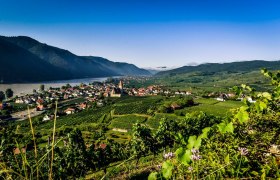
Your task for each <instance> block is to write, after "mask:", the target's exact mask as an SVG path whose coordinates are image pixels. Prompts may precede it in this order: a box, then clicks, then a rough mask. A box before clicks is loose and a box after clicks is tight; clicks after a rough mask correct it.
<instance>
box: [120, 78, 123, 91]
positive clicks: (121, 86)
mask: <svg viewBox="0 0 280 180" xmlns="http://www.w3.org/2000/svg"><path fill="white" fill-rule="evenodd" d="M119 88H120V89H121V90H123V82H122V80H120V82H119Z"/></svg>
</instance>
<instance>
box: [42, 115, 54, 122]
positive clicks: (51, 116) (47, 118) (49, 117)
mask: <svg viewBox="0 0 280 180" xmlns="http://www.w3.org/2000/svg"><path fill="white" fill-rule="evenodd" d="M53 119H54V115H53V114H52V115H45V116H44V118H43V121H49V120H53Z"/></svg>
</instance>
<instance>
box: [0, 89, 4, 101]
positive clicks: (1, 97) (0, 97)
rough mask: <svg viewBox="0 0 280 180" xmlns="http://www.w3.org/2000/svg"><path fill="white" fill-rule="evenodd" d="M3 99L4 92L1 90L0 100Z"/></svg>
mask: <svg viewBox="0 0 280 180" xmlns="http://www.w3.org/2000/svg"><path fill="white" fill-rule="evenodd" d="M4 99H5V94H4V92H3V91H0V102H2V101H3V100H4Z"/></svg>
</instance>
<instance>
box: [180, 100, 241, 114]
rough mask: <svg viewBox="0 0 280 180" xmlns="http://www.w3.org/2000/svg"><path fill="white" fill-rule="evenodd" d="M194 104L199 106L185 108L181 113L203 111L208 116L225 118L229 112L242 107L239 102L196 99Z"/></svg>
mask: <svg viewBox="0 0 280 180" xmlns="http://www.w3.org/2000/svg"><path fill="white" fill-rule="evenodd" d="M195 102H198V103H199V104H198V105H196V106H192V107H187V108H185V109H184V110H183V111H184V112H185V113H190V112H193V111H203V112H205V113H208V114H212V115H216V116H227V115H228V114H230V113H231V112H230V110H231V109H234V108H238V107H240V106H242V105H243V103H242V102H241V101H224V102H220V101H217V100H215V99H205V98H201V99H197V100H195Z"/></svg>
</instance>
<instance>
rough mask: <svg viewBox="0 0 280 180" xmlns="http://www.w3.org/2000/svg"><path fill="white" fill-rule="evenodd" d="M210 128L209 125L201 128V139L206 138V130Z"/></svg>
mask: <svg viewBox="0 0 280 180" xmlns="http://www.w3.org/2000/svg"><path fill="white" fill-rule="evenodd" d="M210 130H211V128H210V127H206V128H204V129H202V134H201V135H200V137H201V138H202V139H205V138H207V136H208V132H209V131H210Z"/></svg>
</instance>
